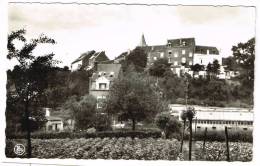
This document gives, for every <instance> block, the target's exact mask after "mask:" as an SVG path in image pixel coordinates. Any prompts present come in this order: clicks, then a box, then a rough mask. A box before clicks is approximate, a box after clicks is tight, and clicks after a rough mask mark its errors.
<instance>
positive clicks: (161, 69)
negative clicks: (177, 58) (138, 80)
mask: <svg viewBox="0 0 260 166" xmlns="http://www.w3.org/2000/svg"><path fill="white" fill-rule="evenodd" d="M168 70H170V64H169V63H168V60H167V59H166V58H160V59H158V60H157V61H155V62H154V64H153V65H152V66H151V67H150V68H149V73H150V75H152V76H156V77H163V76H164V73H165V72H166V71H168Z"/></svg>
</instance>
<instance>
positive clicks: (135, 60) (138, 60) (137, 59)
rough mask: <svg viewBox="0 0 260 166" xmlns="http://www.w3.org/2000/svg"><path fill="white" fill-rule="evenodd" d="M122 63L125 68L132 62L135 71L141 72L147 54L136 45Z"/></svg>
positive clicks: (145, 62)
mask: <svg viewBox="0 0 260 166" xmlns="http://www.w3.org/2000/svg"><path fill="white" fill-rule="evenodd" d="M124 63H125V65H126V66H125V68H124V69H127V66H129V65H130V64H133V65H134V66H135V69H136V71H138V72H142V71H144V68H145V67H146V64H147V55H146V53H145V51H144V50H143V49H142V48H141V47H136V48H135V49H134V50H133V51H131V52H130V54H129V55H128V56H126V60H125V62H124Z"/></svg>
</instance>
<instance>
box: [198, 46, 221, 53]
mask: <svg viewBox="0 0 260 166" xmlns="http://www.w3.org/2000/svg"><path fill="white" fill-rule="evenodd" d="M207 50H209V54H214V55H219V51H218V49H217V48H216V47H212V46H196V47H195V54H196V53H197V54H205V55H207Z"/></svg>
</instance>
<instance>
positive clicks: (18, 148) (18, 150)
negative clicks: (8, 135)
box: [14, 144, 25, 156]
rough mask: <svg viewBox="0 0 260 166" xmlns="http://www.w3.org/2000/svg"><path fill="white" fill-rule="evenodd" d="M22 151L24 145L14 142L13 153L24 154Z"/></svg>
mask: <svg viewBox="0 0 260 166" xmlns="http://www.w3.org/2000/svg"><path fill="white" fill-rule="evenodd" d="M24 152H25V147H24V145H23V144H16V145H15V146H14V153H15V154H17V155H19V156H21V155H23V154H24Z"/></svg>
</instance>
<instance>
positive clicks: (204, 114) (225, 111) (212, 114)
mask: <svg viewBox="0 0 260 166" xmlns="http://www.w3.org/2000/svg"><path fill="white" fill-rule="evenodd" d="M169 106H170V108H171V112H172V113H173V114H175V115H176V114H180V113H181V111H182V110H185V108H186V107H185V105H181V104H170V105H169ZM193 107H194V108H195V110H196V117H197V119H199V120H235V121H253V114H254V113H253V111H252V109H251V108H238V107H225V108H223V107H204V106H197V105H194V106H193Z"/></svg>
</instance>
